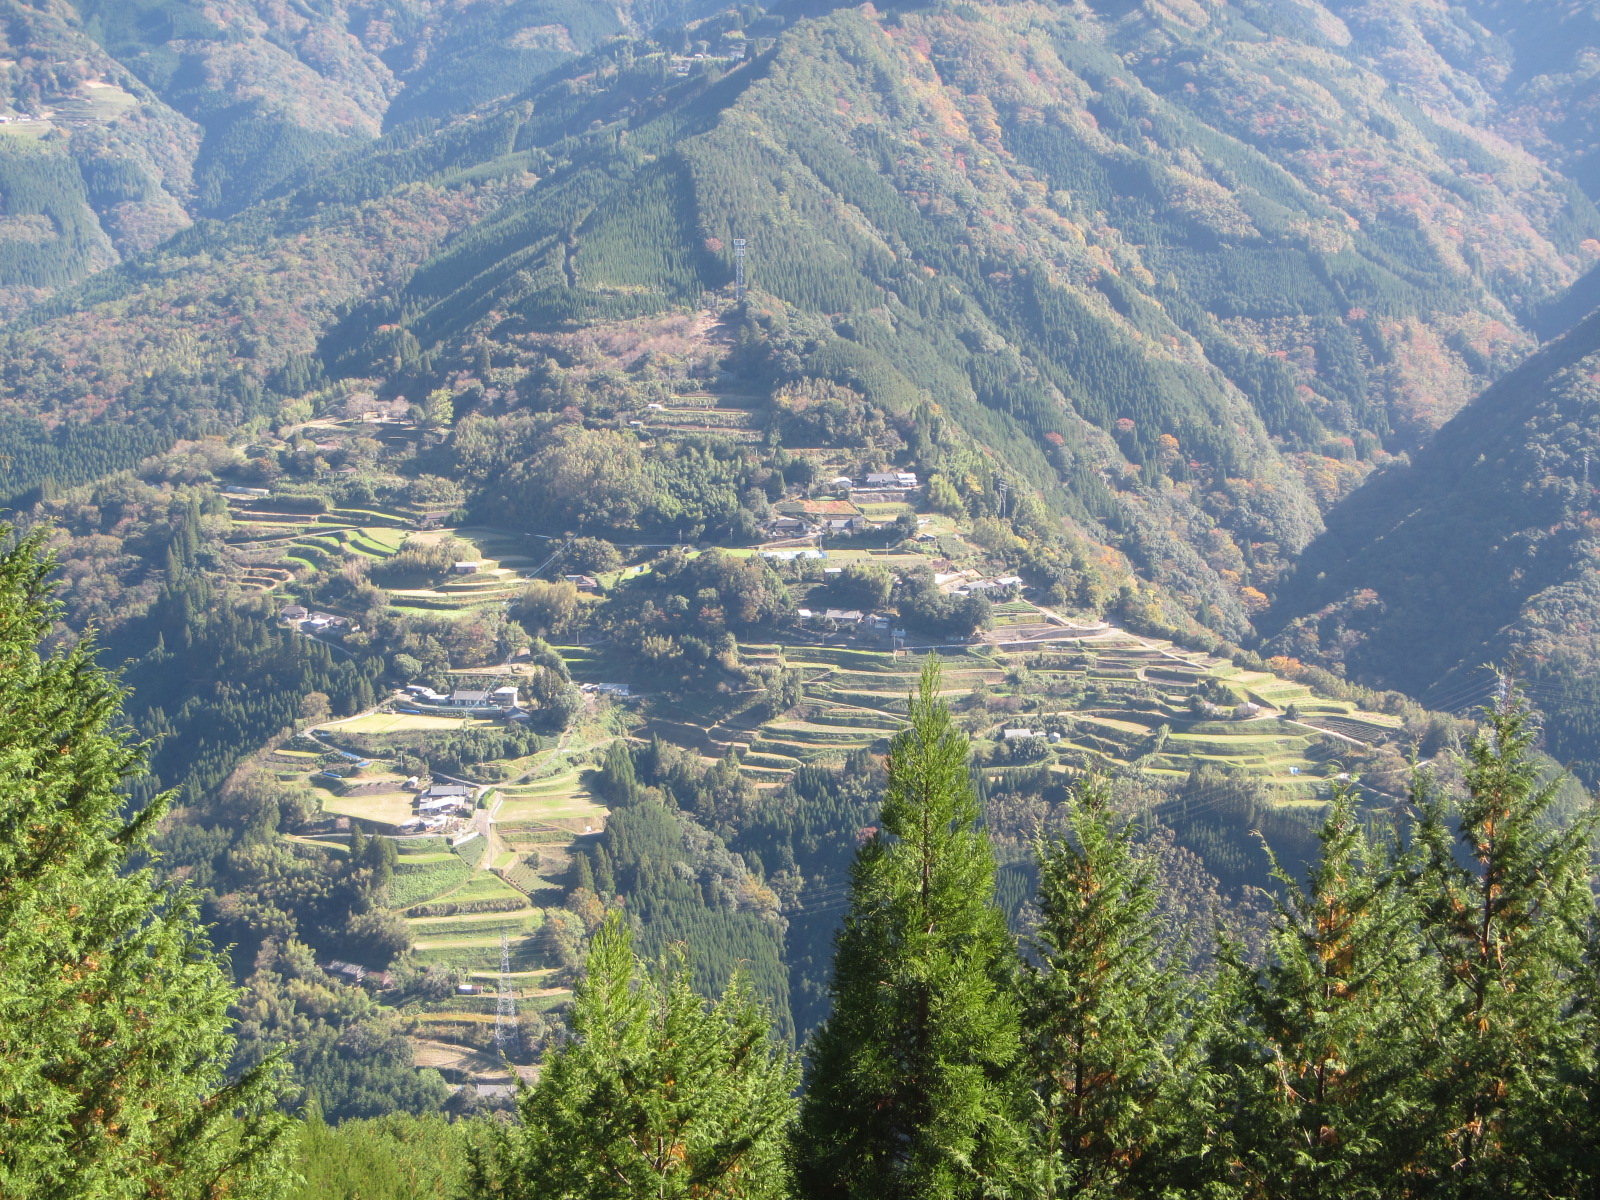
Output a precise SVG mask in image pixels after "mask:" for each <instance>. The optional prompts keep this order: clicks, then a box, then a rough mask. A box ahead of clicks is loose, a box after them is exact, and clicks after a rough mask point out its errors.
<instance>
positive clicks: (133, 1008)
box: [0, 530, 283, 1200]
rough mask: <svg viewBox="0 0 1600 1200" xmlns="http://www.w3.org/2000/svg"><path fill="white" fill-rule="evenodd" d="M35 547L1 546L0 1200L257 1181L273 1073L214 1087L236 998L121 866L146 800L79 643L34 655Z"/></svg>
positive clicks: (152, 817)
mask: <svg viewBox="0 0 1600 1200" xmlns="http://www.w3.org/2000/svg"><path fill="white" fill-rule="evenodd" d="M9 538H10V531H9V530H0V539H7V540H9ZM43 544H44V537H43V534H42V533H34V534H32V535H30V536H29V537H26V538H22V539H20V540H18V541H15V542H13V543H12V544H11V545H10V546H9V548H7V549H5V550H4V551H0V1195H3V1196H6V1197H8V1198H18V1200H31V1198H33V1197H52V1198H54V1197H78V1196H84V1197H90V1196H92V1197H95V1198H97V1200H99V1198H102V1197H106V1198H117V1197H128V1198H129V1200H132V1198H134V1197H148V1196H161V1197H169V1198H172V1200H189V1198H194V1200H210V1198H212V1197H221V1196H224V1195H226V1196H230V1197H240V1196H248V1195H253V1194H268V1193H270V1192H272V1191H273V1190H275V1188H276V1185H277V1182H278V1172H277V1170H276V1167H277V1156H278V1151H277V1143H278V1141H279V1139H280V1134H281V1132H282V1127H283V1121H282V1118H279V1117H278V1116H277V1115H276V1114H275V1113H274V1112H273V1111H272V1103H273V1101H274V1100H275V1098H276V1097H275V1095H274V1093H273V1083H274V1068H273V1067H272V1066H271V1065H269V1066H267V1067H264V1068H262V1069H259V1070H257V1071H255V1072H252V1073H251V1074H249V1075H247V1076H246V1077H244V1078H243V1079H241V1080H238V1081H235V1082H232V1083H230V1082H228V1081H227V1079H226V1077H225V1071H226V1068H227V1065H228V1061H229V1058H230V1055H231V1053H232V1050H233V1036H232V1033H231V1031H230V1024H231V1023H230V1021H229V1019H228V1016H227V1009H228V1005H229V1004H230V1003H231V1002H232V1000H233V998H234V995H235V991H234V988H233V987H232V986H231V984H230V982H229V980H228V978H227V976H226V974H225V972H224V971H223V969H222V966H221V964H220V962H219V960H218V958H217V957H216V955H215V954H214V953H213V951H212V949H211V946H210V944H209V942H208V941H207V939H206V936H205V933H204V931H203V929H202V927H201V925H200V923H199V921H198V919H197V915H196V911H195V903H194V901H193V899H192V898H191V897H190V896H188V895H187V894H185V893H184V892H183V891H181V890H176V889H168V888H163V887H161V886H160V885H158V883H157V882H156V880H155V878H154V876H153V875H152V872H151V871H150V869H149V868H148V867H146V868H144V869H139V870H129V869H127V868H128V867H129V866H130V864H131V862H132V861H134V860H135V858H136V856H138V855H140V854H141V853H143V852H144V851H145V849H146V846H147V840H148V837H149V835H150V833H151V831H152V829H153V827H154V824H155V821H156V820H157V818H158V817H159V816H160V813H161V805H160V804H159V803H157V804H152V805H150V806H148V807H146V808H145V809H143V810H142V811H141V812H139V813H137V814H136V815H134V816H133V817H132V818H131V819H124V816H123V798H122V796H121V794H120V789H121V787H122V784H123V782H124V781H125V780H126V779H128V778H129V777H130V776H132V775H134V774H136V773H138V771H139V770H140V769H141V766H142V758H143V753H142V750H141V748H139V747H137V746H131V745H129V744H128V743H127V742H126V741H125V740H124V738H123V737H122V734H121V730H120V729H119V728H118V727H117V720H118V716H119V713H120V708H121V703H122V692H121V691H120V690H119V689H118V687H117V686H116V684H115V682H114V681H113V680H112V679H111V678H109V677H108V676H107V675H106V673H105V672H104V671H103V670H101V669H100V668H98V667H97V666H96V665H95V663H94V659H93V649H92V647H91V646H89V645H88V644H87V643H85V642H80V643H79V644H78V645H76V646H75V647H73V648H72V649H70V650H66V651H60V652H57V653H54V654H51V655H49V656H46V657H41V656H40V654H39V652H38V649H37V647H38V644H39V641H40V639H41V638H43V637H44V636H45V635H46V634H47V633H48V632H49V630H50V628H51V626H52V624H53V622H54V620H55V616H56V606H55V605H54V604H53V603H51V601H50V599H49V594H50V585H49V584H48V583H47V578H48V576H49V573H50V570H51V568H52V565H53V564H52V562H51V560H50V559H49V557H48V556H47V555H45V554H44V553H43V552H42V551H43Z"/></svg>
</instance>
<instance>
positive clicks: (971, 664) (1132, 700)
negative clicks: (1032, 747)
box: [662, 605, 1399, 800]
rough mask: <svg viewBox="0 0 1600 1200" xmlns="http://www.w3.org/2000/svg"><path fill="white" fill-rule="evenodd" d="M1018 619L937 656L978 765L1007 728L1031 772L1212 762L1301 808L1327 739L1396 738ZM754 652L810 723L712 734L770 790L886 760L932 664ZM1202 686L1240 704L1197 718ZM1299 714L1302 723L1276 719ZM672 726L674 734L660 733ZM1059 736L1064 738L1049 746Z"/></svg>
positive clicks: (1204, 661)
mask: <svg viewBox="0 0 1600 1200" xmlns="http://www.w3.org/2000/svg"><path fill="white" fill-rule="evenodd" d="M1012 608H1013V606H1009V605H1008V606H1004V607H1003V610H1002V615H1004V616H1010V617H1015V618H1016V620H1015V622H1014V623H1013V624H1012V626H1011V627H1009V628H1008V627H1006V626H1001V627H999V628H997V630H996V632H995V635H994V636H995V640H996V641H999V642H1000V643H1001V644H1000V645H999V646H989V645H974V646H972V647H969V648H964V649H963V648H955V649H945V650H942V651H941V652H940V653H941V656H942V658H943V659H944V663H945V668H944V695H945V697H946V698H947V699H948V700H949V701H950V702H951V703H952V705H953V706H954V707H955V708H956V710H957V713H958V714H959V715H961V716H962V719H963V720H964V721H966V722H967V723H968V724H969V726H970V727H972V728H973V729H974V731H975V740H976V746H977V750H978V751H979V753H980V754H985V755H987V754H988V753H990V752H991V751H992V749H993V747H994V745H995V743H996V741H999V740H1001V739H1000V733H1001V731H1002V730H1003V729H1005V728H1026V729H1030V730H1033V731H1035V732H1038V733H1039V734H1040V735H1041V739H1042V740H1041V747H1046V746H1047V747H1048V750H1047V752H1045V753H1044V756H1043V758H1042V759H1038V758H1035V759H1033V760H1032V761H1031V762H1029V763H1028V764H1027V765H1037V764H1038V762H1040V761H1042V762H1043V763H1045V764H1046V765H1050V766H1053V767H1055V768H1056V769H1060V770H1067V769H1074V768H1076V769H1082V768H1085V767H1089V766H1094V765H1100V766H1104V767H1115V766H1121V765H1127V764H1130V763H1134V762H1137V763H1138V764H1139V765H1140V767H1141V768H1143V769H1145V770H1148V771H1151V772H1153V773H1155V774H1158V775H1169V776H1182V775H1186V774H1187V773H1188V772H1189V771H1190V770H1191V769H1192V768H1193V767H1195V766H1197V765H1202V764H1211V765H1216V766H1220V767H1225V768H1228V769H1232V770H1242V771H1248V772H1251V773H1253V774H1256V775H1260V776H1263V777H1265V778H1267V779H1270V780H1271V781H1273V782H1274V783H1276V784H1279V785H1282V787H1283V789H1284V794H1285V797H1286V799H1291V800H1292V799H1293V798H1294V797H1295V796H1296V795H1300V796H1306V797H1309V796H1310V795H1312V794H1314V792H1315V790H1316V788H1317V786H1318V783H1317V781H1318V779H1319V778H1321V777H1322V776H1323V775H1325V774H1328V773H1329V772H1330V770H1331V769H1332V768H1330V766H1329V762H1330V760H1331V758H1332V757H1333V753H1332V752H1333V751H1335V750H1337V749H1338V748H1339V744H1338V743H1337V742H1336V741H1335V740H1334V739H1331V738H1328V737H1326V736H1324V734H1323V732H1322V731H1323V730H1326V731H1329V732H1331V733H1335V734H1341V735H1343V736H1345V737H1348V738H1351V739H1353V740H1356V741H1361V742H1368V743H1371V742H1377V741H1383V740H1386V739H1388V738H1390V737H1392V736H1395V735H1396V734H1398V732H1399V729H1398V726H1397V724H1396V723H1395V722H1394V721H1393V720H1392V719H1391V718H1388V717H1385V716H1383V715H1381V714H1374V713H1358V712H1356V711H1355V706H1354V705H1352V704H1349V703H1347V702H1344V701H1338V700H1330V699H1327V698H1323V697H1317V696H1315V695H1314V694H1313V693H1312V692H1311V691H1310V690H1309V689H1308V688H1306V687H1304V686H1303V685H1301V684H1297V683H1293V682H1291V681H1289V680H1285V679H1281V678H1279V677H1278V676H1275V675H1271V674H1269V673H1265V672H1250V671H1244V670H1241V669H1240V668H1238V667H1236V666H1234V665H1233V664H1232V663H1230V662H1225V661H1222V660H1217V659H1211V658H1207V657H1206V656H1205V655H1203V654H1199V653H1196V652H1192V651H1186V650H1183V649H1181V648H1179V647H1174V646H1172V645H1171V644H1170V643H1166V642H1160V641H1155V640H1148V639H1143V638H1137V637H1134V636H1132V635H1129V634H1127V633H1125V632H1123V631H1120V630H1115V629H1096V630H1086V631H1084V632H1083V633H1082V634H1078V633H1076V632H1075V631H1071V630H1064V629H1062V628H1061V627H1059V626H1057V627H1053V628H1049V629H1047V628H1045V627H1042V626H1040V625H1039V619H1038V616H1037V614H1036V610H1032V609H1031V606H1025V605H1017V606H1015V610H1014V611H1011V610H1012ZM1025 608H1027V609H1028V611H1027V612H1025V611H1024V609H1025ZM1030 612H1032V613H1033V614H1034V615H1032V616H1031V617H1030V615H1029V613H1030ZM1030 622H1031V624H1030ZM1011 638H1015V639H1016V640H1015V641H1012V640H1008V639H1011ZM744 651H745V653H746V655H747V657H749V658H751V659H752V660H761V661H766V662H772V661H778V662H782V663H783V664H784V665H786V666H788V667H792V668H798V669H800V670H802V671H803V672H804V674H805V677H806V701H805V706H804V708H803V710H802V712H801V715H793V714H791V715H787V716H783V717H779V718H776V719H773V720H769V721H767V722H765V723H763V724H762V725H760V726H759V727H758V728H755V729H749V730H741V729H738V728H736V725H737V723H736V722H735V723H734V724H733V725H727V726H719V727H717V728H714V729H713V730H711V738H712V739H713V742H714V745H715V747H716V748H720V749H721V750H723V751H726V750H727V749H728V748H731V747H739V748H740V751H741V763H742V766H743V770H744V772H745V774H746V775H747V776H749V777H750V778H752V779H753V780H756V781H758V782H760V783H763V784H768V785H775V784H778V783H781V782H782V781H783V780H784V779H786V778H787V776H788V775H789V773H790V772H792V771H793V770H794V769H795V768H796V767H798V766H800V765H801V764H803V763H825V762H836V761H839V760H840V759H841V758H842V757H843V756H844V755H845V754H847V753H848V752H850V751H852V750H855V749H860V748H866V747H876V748H882V747H883V746H884V745H885V744H886V742H887V740H888V739H889V738H891V737H893V735H894V733H895V731H896V730H897V729H899V728H900V727H901V725H902V724H903V723H904V714H905V712H906V703H907V696H908V694H909V693H910V691H911V690H912V689H913V688H914V687H915V686H916V683H917V675H918V672H919V671H920V670H921V665H922V659H921V658H920V657H919V656H917V655H915V654H906V653H901V654H900V655H899V656H893V655H891V654H890V653H888V652H885V651H875V650H865V649H856V648H853V647H840V646H777V645H750V646H746V647H745V648H744ZM1019 670H1020V671H1021V672H1022V673H1021V674H1018V672H1019ZM1202 685H1205V686H1207V687H1208V688H1210V689H1212V694H1213V695H1215V696H1218V697H1223V696H1226V697H1230V699H1229V700H1228V703H1227V705H1225V706H1222V707H1220V708H1215V709H1214V710H1212V711H1209V712H1207V711H1201V712H1198V713H1197V712H1195V711H1193V710H1192V709H1191V702H1192V697H1193V696H1194V694H1195V693H1196V691H1197V690H1198V689H1199V688H1200V687H1201V686H1202ZM1013 696H1014V697H1015V698H1016V703H1015V705H1014V708H1015V711H1005V710H1006V709H1010V708H1012V707H1013V701H1012V700H1011V699H1009V697H1013ZM973 697H985V698H987V702H992V701H995V700H1004V701H1005V705H1004V708H1003V709H1002V708H999V707H992V708H991V711H990V712H989V714H987V716H985V715H984V714H983V712H982V709H981V708H980V709H979V710H978V712H977V715H974V716H968V715H967V714H969V713H972V712H973V709H972V698H973ZM1246 702H1248V703H1251V704H1254V705H1256V706H1258V707H1257V709H1256V710H1254V711H1252V710H1249V709H1246V710H1244V715H1243V716H1236V715H1235V712H1234V709H1233V706H1235V705H1240V704H1244V703H1246ZM1290 704H1293V705H1295V706H1296V708H1297V710H1298V713H1299V716H1300V718H1301V720H1300V721H1299V722H1294V721H1287V720H1282V719H1280V718H1281V716H1282V713H1283V711H1284V710H1285V709H1287V708H1288V706H1289V705H1290ZM1313 724H1314V725H1315V726H1317V728H1312V727H1311V726H1312V725H1313ZM662 728H663V729H664V730H667V731H670V730H671V728H672V726H671V725H670V724H668V723H665V722H663V723H662ZM1051 732H1054V733H1056V734H1058V735H1059V736H1058V739H1057V740H1055V741H1049V740H1048V738H1045V737H1044V735H1046V734H1047V733H1051ZM1346 744H1347V743H1346ZM697 748H699V749H702V750H704V747H703V746H700V747H697ZM996 769H1000V770H1004V769H1006V767H1005V766H1004V765H1001V766H999V767H997V768H996Z"/></svg>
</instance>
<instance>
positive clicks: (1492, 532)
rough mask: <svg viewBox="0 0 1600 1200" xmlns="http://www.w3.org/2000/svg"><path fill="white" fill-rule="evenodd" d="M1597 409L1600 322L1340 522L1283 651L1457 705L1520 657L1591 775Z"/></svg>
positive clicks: (1313, 556)
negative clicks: (1485, 669)
mask: <svg viewBox="0 0 1600 1200" xmlns="http://www.w3.org/2000/svg"><path fill="white" fill-rule="evenodd" d="M1597 404H1600V314H1596V315H1593V316H1590V317H1589V318H1588V319H1587V320H1585V321H1583V322H1582V323H1581V324H1579V325H1578V326H1577V327H1576V328H1575V329H1573V330H1572V331H1571V332H1570V333H1568V334H1567V335H1566V336H1565V337H1563V338H1561V339H1560V340H1558V341H1556V342H1555V343H1553V344H1552V345H1551V346H1550V347H1548V348H1547V349H1546V350H1544V351H1542V352H1541V353H1540V354H1538V355H1537V356H1535V357H1534V358H1532V359H1530V360H1529V361H1528V362H1526V363H1524V364H1523V365H1522V366H1521V367H1520V368H1519V369H1518V370H1516V371H1515V372H1513V373H1512V374H1510V375H1508V376H1507V377H1506V378H1505V379H1503V380H1501V381H1500V382H1499V383H1497V384H1496V385H1495V386H1493V387H1492V388H1490V389H1489V390H1488V391H1486V392H1485V393H1484V394H1483V395H1482V396H1481V397H1479V398H1478V399H1477V400H1475V401H1474V402H1473V403H1472V404H1471V405H1470V406H1468V407H1467V408H1466V409H1465V410H1464V411H1462V412H1461V413H1460V414H1458V415H1457V416H1456V417H1455V418H1454V419H1453V420H1452V421H1450V422H1449V423H1448V424H1447V425H1445V427H1444V428H1443V429H1441V430H1440V431H1439V433H1438V435H1437V436H1436V438H1435V439H1434V441H1433V443H1432V445H1431V446H1430V447H1429V448H1428V449H1427V450H1425V451H1424V452H1422V454H1420V455H1419V456H1418V457H1417V460H1416V462H1415V463H1414V464H1412V465H1410V466H1406V467H1397V468H1395V469H1392V470H1386V471H1383V472H1381V473H1380V474H1378V475H1376V476H1374V477H1373V478H1371V479H1369V480H1368V481H1367V483H1366V484H1365V485H1364V486H1363V487H1362V488H1361V490H1360V491H1358V492H1356V493H1355V495H1353V496H1352V497H1350V499H1349V500H1347V501H1346V502H1345V503H1344V504H1342V505H1340V506H1339V507H1338V508H1336V509H1335V510H1334V511H1333V512H1332V513H1331V514H1330V515H1329V521H1328V530H1327V532H1326V533H1325V534H1323V536H1322V537H1320V538H1319V539H1318V540H1317V541H1316V542H1314V543H1312V545H1311V546H1310V547H1309V548H1308V549H1307V551H1306V554H1305V556H1304V557H1303V558H1302V560H1301V562H1300V564H1299V566H1298V567H1297V568H1296V571H1295V574H1294V576H1293V578H1292V579H1291V580H1289V581H1288V582H1287V583H1286V585H1285V587H1284V589H1283V591H1282V593H1281V596H1280V598H1279V600H1278V602H1277V604H1276V605H1275V606H1274V609H1273V610H1272V612H1271V613H1269V614H1267V616H1266V618H1265V619H1264V620H1263V622H1262V626H1263V628H1264V631H1265V632H1266V633H1267V634H1268V635H1269V636H1270V637H1271V641H1270V643H1269V644H1270V645H1271V646H1272V647H1273V648H1274V649H1276V650H1278V651H1279V652H1281V653H1284V654H1287V655H1291V656H1294V657H1298V658H1300V659H1302V660H1304V661H1307V662H1312V663H1317V664H1319V665H1336V664H1338V665H1342V666H1343V667H1347V668H1348V669H1349V671H1350V673H1351V674H1352V676H1354V677H1358V678H1362V679H1365V680H1368V681H1372V682H1381V683H1382V684H1384V685H1386V686H1392V687H1398V688H1403V689H1405V690H1407V691H1409V692H1411V693H1413V694H1415V695H1420V696H1423V697H1425V698H1428V699H1431V700H1434V701H1436V702H1438V701H1449V702H1452V703H1451V704H1450V706H1454V705H1455V704H1465V703H1470V702H1473V701H1476V700H1481V699H1482V693H1483V692H1484V691H1485V690H1486V688H1485V684H1484V681H1483V680H1482V679H1481V678H1478V677H1475V673H1476V671H1477V668H1479V667H1480V666H1481V665H1483V664H1484V663H1488V662H1492V661H1501V660H1505V659H1507V658H1511V657H1513V656H1515V657H1517V658H1519V659H1520V660H1521V662H1520V666H1521V668H1522V669H1523V670H1524V671H1525V672H1527V673H1528V674H1529V675H1530V676H1531V678H1532V681H1533V686H1534V688H1535V690H1536V692H1537V693H1538V694H1539V695H1540V696H1541V698H1542V699H1544V700H1545V701H1546V703H1547V707H1548V710H1549V717H1548V719H1549V723H1550V725H1549V735H1550V739H1551V749H1552V751H1553V752H1554V753H1557V754H1559V755H1561V756H1562V757H1564V758H1575V759H1578V760H1579V761H1580V765H1581V767H1582V768H1583V769H1584V771H1585V773H1586V774H1591V775H1592V774H1593V772H1594V770H1595V757H1596V756H1595V752H1594V746H1593V742H1592V740H1591V739H1592V738H1593V737H1594V732H1595V719H1596V709H1595V694H1594V691H1593V687H1592V684H1591V683H1589V682H1587V681H1589V680H1592V679H1593V677H1594V671H1595V667H1596V664H1597V662H1600V654H1597V649H1596V643H1595V630H1596V625H1595V615H1596V604H1597V602H1600V575H1597V572H1596V566H1595V560H1596V554H1597V550H1600V545H1597V543H1596V541H1595V533H1596V528H1597V527H1596V524H1595V518H1594V510H1595V508H1596V504H1595V495H1596V492H1595V487H1594V484H1595V483H1600V441H1597V438H1596V405H1597ZM1591 456H1592V458H1593V463H1592V465H1591V461H1590V460H1591Z"/></svg>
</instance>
